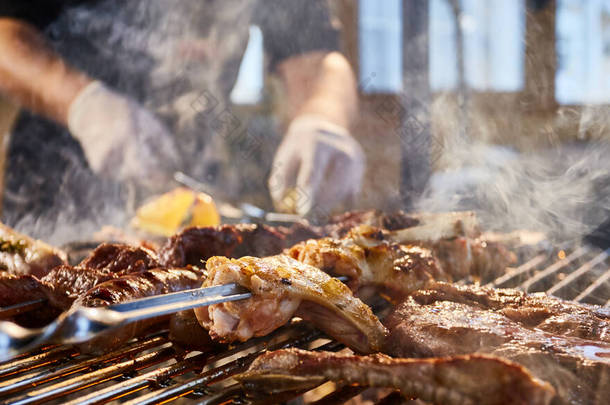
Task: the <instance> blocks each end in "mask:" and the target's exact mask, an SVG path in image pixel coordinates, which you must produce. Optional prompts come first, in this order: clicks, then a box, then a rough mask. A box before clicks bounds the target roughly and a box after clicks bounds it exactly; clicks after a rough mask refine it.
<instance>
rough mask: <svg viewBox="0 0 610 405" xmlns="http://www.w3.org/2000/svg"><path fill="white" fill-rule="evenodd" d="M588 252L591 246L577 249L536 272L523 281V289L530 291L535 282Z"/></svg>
mask: <svg viewBox="0 0 610 405" xmlns="http://www.w3.org/2000/svg"><path fill="white" fill-rule="evenodd" d="M588 252H589V248H586V247H584V246H583V247H580V248H578V249H576V250H575V251H574V252H572V253H570V254H569V255H568V256H566V257H565V258H563V259H561V260H559V261H557V262H556V263H554V264H552V265H550V266H549V267H547V268H546V269H544V270H542V271H541V272H539V273H537V274H534V275H533V276H532V277H530V278H529V279H528V280H527V281H525V282H524V283H522V284H521V285H520V287H521V289H523V291H525V292H530V290H531V288H532V286H533V285H534V284H535V283H537V282H539V281H541V280H543V279H544V278H546V277H548V276H550V275H551V274H553V273H555V272H557V271H559V270H560V269H562V268H564V267H566V266H567V265H568V264H570V263H572V262H573V261H575V260H576V259H578V258H579V257H581V256H584V255H585V254H586V253H588Z"/></svg>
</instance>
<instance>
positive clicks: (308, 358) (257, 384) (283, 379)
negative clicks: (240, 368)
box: [235, 349, 554, 405]
mask: <svg viewBox="0 0 610 405" xmlns="http://www.w3.org/2000/svg"><path fill="white" fill-rule="evenodd" d="M235 378H236V379H237V380H238V381H239V382H240V383H241V384H242V386H243V387H244V388H245V389H246V391H248V392H253V393H254V394H255V395H256V394H263V395H269V394H274V393H279V392H283V391H290V390H305V389H308V388H314V387H316V386H318V385H320V384H322V383H323V382H325V381H327V380H331V381H337V382H342V383H347V384H356V385H360V386H367V387H383V388H396V389H399V390H400V391H401V392H402V394H403V395H405V396H406V397H416V398H420V399H423V400H425V401H430V402H433V403H439V404H441V403H442V404H449V405H458V404H459V405H462V404H472V405H475V404H477V405H495V404H498V405H499V404H532V405H534V404H535V405H538V404H540V405H543V404H548V403H549V402H550V401H551V398H552V397H553V395H554V390H553V388H552V387H551V386H550V385H549V384H547V383H545V382H543V381H540V380H538V379H536V378H534V377H533V376H532V375H531V374H530V373H529V372H528V371H527V370H526V369H524V368H523V367H521V366H519V365H517V364H514V363H511V362H508V361H505V360H502V359H499V358H496V357H491V356H484V355H471V356H456V357H449V358H433V359H393V358H391V357H388V356H385V355H382V354H376V355H370V356H353V355H349V354H340V353H329V352H309V351H304V350H299V349H284V350H278V351H274V352H268V353H264V354H262V355H261V356H259V357H258V358H257V359H256V360H255V361H254V363H252V365H251V366H250V368H249V369H248V371H247V372H245V373H243V374H240V375H237V376H236V377H235Z"/></svg>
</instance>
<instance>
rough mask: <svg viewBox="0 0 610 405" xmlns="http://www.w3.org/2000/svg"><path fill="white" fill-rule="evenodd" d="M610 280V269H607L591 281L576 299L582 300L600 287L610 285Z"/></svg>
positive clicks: (609, 302)
mask: <svg viewBox="0 0 610 405" xmlns="http://www.w3.org/2000/svg"><path fill="white" fill-rule="evenodd" d="M609 281H610V269H608V270H606V271H605V273H604V274H602V275H601V276H600V277H598V278H597V279H595V281H594V282H593V283H591V284H590V285H589V286H588V287H587V288H586V289H585V290H584V291H583V292H581V293H580V294H578V295H577V296H576V297H575V298H574V301H576V302H582V301H583V300H584V299H585V298H587V297H588V296H590V295H591V294H593V293H594V292H595V291H596V290H597V289H598V288H600V287H602V286H604V285H608V284H607V283H608V282H609ZM609 304H610V301H608V302H606V305H609Z"/></svg>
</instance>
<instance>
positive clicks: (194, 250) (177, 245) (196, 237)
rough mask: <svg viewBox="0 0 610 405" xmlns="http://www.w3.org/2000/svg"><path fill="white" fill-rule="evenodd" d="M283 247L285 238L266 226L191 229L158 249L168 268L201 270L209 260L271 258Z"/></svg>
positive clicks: (251, 225)
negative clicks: (243, 257)
mask: <svg viewBox="0 0 610 405" xmlns="http://www.w3.org/2000/svg"><path fill="white" fill-rule="evenodd" d="M284 246H285V242H284V236H283V235H282V234H281V233H280V232H278V231H277V230H276V229H274V228H271V227H269V226H266V225H257V224H238V225H222V226H217V227H205V228H201V227H192V228H187V229H185V230H184V231H182V232H181V233H179V234H177V235H174V236H172V237H171V238H170V239H169V240H168V241H167V243H166V244H165V245H164V246H163V247H162V248H161V249H160V257H161V263H162V264H163V265H164V266H167V267H184V266H187V265H192V266H199V267H203V266H204V265H205V261H206V260H207V259H209V258H210V257H212V256H226V257H236V258H237V257H241V256H270V255H275V254H278V253H280V252H281V251H282V249H283V248H284Z"/></svg>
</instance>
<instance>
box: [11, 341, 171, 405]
mask: <svg viewBox="0 0 610 405" xmlns="http://www.w3.org/2000/svg"><path fill="white" fill-rule="evenodd" d="M173 355H174V351H173V349H172V348H171V347H165V348H163V349H160V350H158V351H153V352H151V353H146V354H142V355H139V356H137V357H135V358H133V359H128V360H125V361H122V362H120V363H117V364H114V365H111V366H108V367H104V368H101V369H99V370H96V371H93V372H90V373H87V374H85V375H80V376H75V377H72V378H68V379H67V380H65V381H61V382H58V383H56V384H53V385H51V386H48V387H44V388H41V389H38V390H34V391H30V392H29V393H27V394H25V395H22V396H20V397H17V398H11V399H10V400H9V401H6V402H3V403H5V404H14V405H25V404H34V403H41V402H44V401H49V400H52V399H55V398H58V397H61V396H63V395H65V394H68V393H72V392H75V391H80V390H82V389H85V388H88V387H91V386H94V385H97V384H100V383H102V382H104V381H108V380H110V379H112V378H114V377H117V376H120V375H123V374H125V373H127V372H129V371H133V370H137V369H140V368H144V367H147V366H150V365H152V364H154V363H158V362H161V361H165V360H168V359H171V358H172V357H173Z"/></svg>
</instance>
